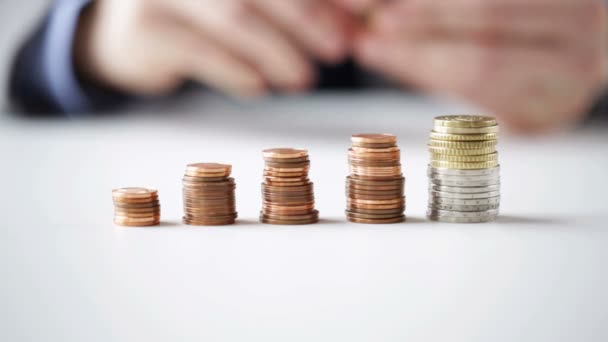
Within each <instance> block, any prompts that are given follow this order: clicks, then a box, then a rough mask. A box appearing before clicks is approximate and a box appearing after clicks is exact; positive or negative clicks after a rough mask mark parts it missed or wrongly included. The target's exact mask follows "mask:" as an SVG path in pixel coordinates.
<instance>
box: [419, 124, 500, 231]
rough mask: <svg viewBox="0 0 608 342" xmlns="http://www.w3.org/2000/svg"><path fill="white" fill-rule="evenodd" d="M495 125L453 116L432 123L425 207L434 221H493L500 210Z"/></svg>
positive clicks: (496, 126)
mask: <svg viewBox="0 0 608 342" xmlns="http://www.w3.org/2000/svg"><path fill="white" fill-rule="evenodd" d="M498 132H499V127H498V123H497V122H496V119H495V118H493V117H489V116H475V115H451V116H440V117H437V118H435V120H434V128H433V131H432V132H431V134H430V138H431V139H430V141H429V152H430V154H431V161H430V163H429V169H428V176H429V205H428V211H427V216H428V217H429V218H430V219H431V220H434V221H440V222H452V223H479V222H489V221H493V220H495V219H496V218H497V216H498V211H499V206H500V166H499V162H498V152H497V151H496V145H497V143H498V140H497V136H498Z"/></svg>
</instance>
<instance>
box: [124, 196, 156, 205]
mask: <svg viewBox="0 0 608 342" xmlns="http://www.w3.org/2000/svg"><path fill="white" fill-rule="evenodd" d="M153 201H158V197H151V198H118V197H114V199H113V202H114V203H124V204H138V203H150V202H153Z"/></svg>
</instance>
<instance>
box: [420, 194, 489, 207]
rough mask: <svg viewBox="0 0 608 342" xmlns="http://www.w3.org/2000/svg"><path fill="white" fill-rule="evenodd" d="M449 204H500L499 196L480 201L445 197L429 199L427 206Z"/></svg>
mask: <svg viewBox="0 0 608 342" xmlns="http://www.w3.org/2000/svg"><path fill="white" fill-rule="evenodd" d="M434 204H451V205H490V204H500V196H496V197H491V198H481V199H458V198H445V197H433V196H431V197H429V205H434Z"/></svg>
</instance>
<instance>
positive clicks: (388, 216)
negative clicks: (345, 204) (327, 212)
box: [345, 210, 403, 220]
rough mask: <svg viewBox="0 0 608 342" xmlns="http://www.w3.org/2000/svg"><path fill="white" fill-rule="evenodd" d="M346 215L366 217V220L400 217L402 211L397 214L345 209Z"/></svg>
mask: <svg viewBox="0 0 608 342" xmlns="http://www.w3.org/2000/svg"><path fill="white" fill-rule="evenodd" d="M345 213H346V216H347V217H354V218H359V219H367V220H377V219H381V220H382V219H394V218H398V217H402V216H403V213H401V212H399V213H397V214H361V213H357V212H354V211H349V210H346V211H345ZM395 215H396V216H395Z"/></svg>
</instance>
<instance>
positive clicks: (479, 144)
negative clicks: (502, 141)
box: [429, 139, 498, 150]
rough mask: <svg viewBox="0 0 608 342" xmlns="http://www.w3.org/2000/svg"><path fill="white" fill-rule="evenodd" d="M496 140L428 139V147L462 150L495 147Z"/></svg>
mask: <svg viewBox="0 0 608 342" xmlns="http://www.w3.org/2000/svg"><path fill="white" fill-rule="evenodd" d="M497 144H498V140H486V141H446V140H435V139H431V140H430V141H429V147H433V148H445V149H464V150H475V149H484V148H496V145H497Z"/></svg>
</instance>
